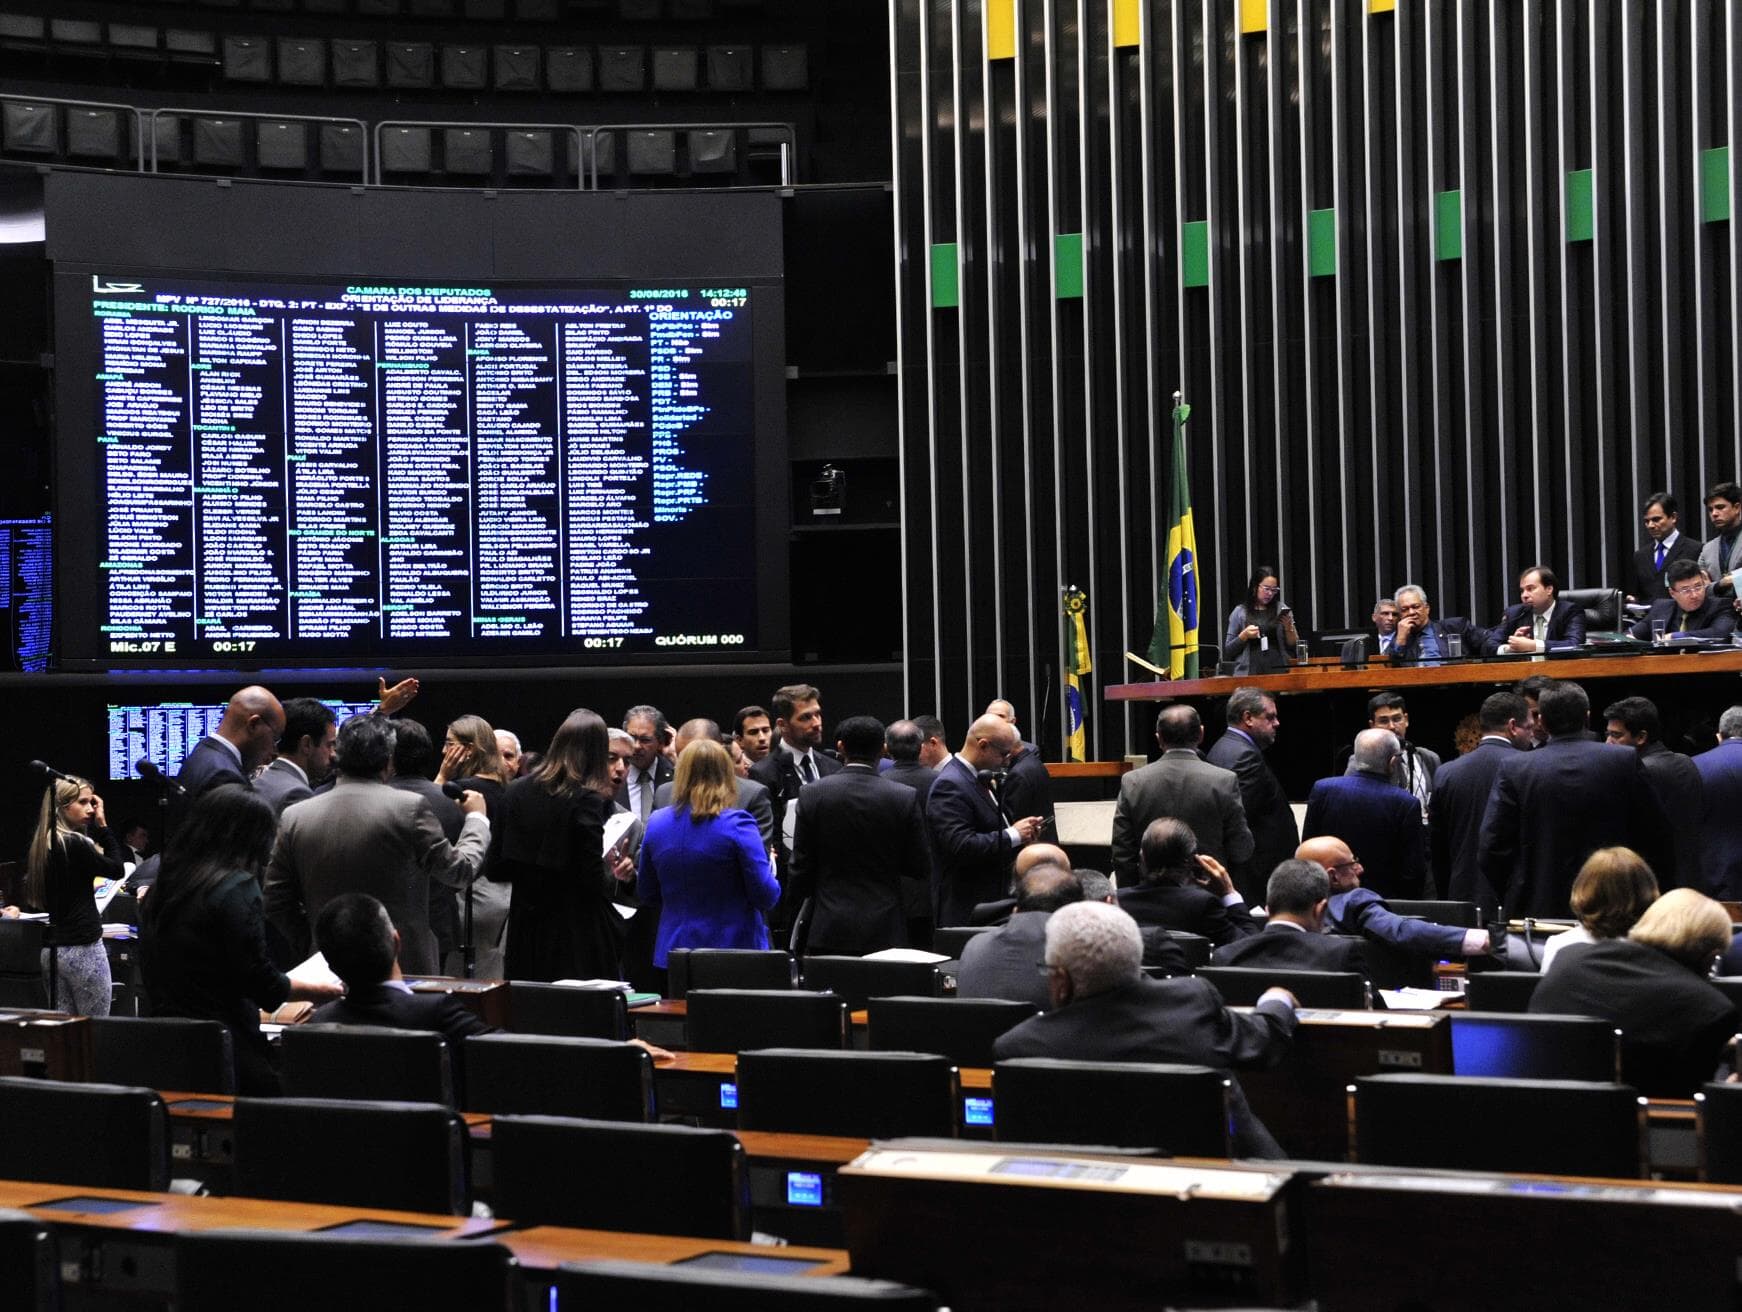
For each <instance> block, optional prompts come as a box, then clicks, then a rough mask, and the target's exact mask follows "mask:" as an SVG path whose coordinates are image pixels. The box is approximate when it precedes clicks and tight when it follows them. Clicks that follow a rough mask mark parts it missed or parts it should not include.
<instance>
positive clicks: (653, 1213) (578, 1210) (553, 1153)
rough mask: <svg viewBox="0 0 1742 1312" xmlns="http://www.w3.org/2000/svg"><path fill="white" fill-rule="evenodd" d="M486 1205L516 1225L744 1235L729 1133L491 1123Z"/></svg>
mask: <svg viewBox="0 0 1742 1312" xmlns="http://www.w3.org/2000/svg"><path fill="white" fill-rule="evenodd" d="M490 1152H491V1157H492V1169H493V1172H494V1179H495V1193H494V1195H493V1197H492V1200H491V1203H492V1207H493V1209H494V1210H495V1212H496V1214H497V1215H498V1216H503V1217H508V1218H509V1219H511V1220H513V1221H514V1222H516V1223H517V1224H519V1225H566V1226H580V1227H582V1228H584V1229H589V1230H630V1231H635V1232H637V1233H640V1234H658V1235H695V1236H699V1237H703V1238H708V1239H748V1238H749V1237H750V1172H749V1166H748V1163H747V1161H746V1158H745V1153H744V1148H743V1145H742V1144H740V1143H739V1142H738V1136H737V1135H735V1134H732V1133H731V1132H730V1131H728V1130H697V1129H693V1128H691V1127H690V1126H687V1125H631V1124H628V1123H625V1122H623V1121H591V1120H582V1119H579V1118H574V1117H565V1116H498V1117H496V1118H495V1119H494V1120H493V1121H492V1122H491V1127H490Z"/></svg>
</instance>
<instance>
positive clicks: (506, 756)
mask: <svg viewBox="0 0 1742 1312" xmlns="http://www.w3.org/2000/svg"><path fill="white" fill-rule="evenodd" d="M496 751H497V752H498V753H499V754H500V755H501V757H502V768H503V769H504V770H506V771H507V772H508V777H509V778H510V779H518V778H520V767H521V765H522V764H523V763H524V762H525V760H526V753H525V752H523V751H522V750H521V747H520V735H519V734H517V733H515V732H514V730H512V729H498V730H496Z"/></svg>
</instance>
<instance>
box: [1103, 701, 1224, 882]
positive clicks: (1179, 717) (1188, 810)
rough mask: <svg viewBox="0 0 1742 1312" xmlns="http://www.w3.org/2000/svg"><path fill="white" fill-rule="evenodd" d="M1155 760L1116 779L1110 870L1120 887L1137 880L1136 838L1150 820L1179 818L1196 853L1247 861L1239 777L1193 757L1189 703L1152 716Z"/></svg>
mask: <svg viewBox="0 0 1742 1312" xmlns="http://www.w3.org/2000/svg"><path fill="white" fill-rule="evenodd" d="M1155 741H1156V742H1157V743H1158V744H1159V745H1160V746H1161V759H1160V760H1159V761H1153V762H1151V763H1150V764H1148V765H1146V766H1144V767H1143V768H1142V769H1140V770H1133V771H1131V773H1129V774H1127V775H1126V776H1125V777H1124V778H1123V779H1122V780H1120V781H1119V802H1118V805H1117V807H1116V808H1115V809H1114V811H1113V873H1114V874H1115V875H1116V876H1118V879H1119V882H1120V884H1122V885H1127V886H1128V885H1131V884H1134V883H1136V882H1137V878H1138V867H1137V862H1138V853H1137V846H1138V839H1139V838H1140V836H1141V835H1142V834H1143V831H1144V830H1146V829H1147V828H1148V827H1149V824H1150V821H1152V820H1159V819H1161V818H1162V817H1163V816H1172V817H1174V818H1175V819H1177V820H1183V821H1184V822H1185V824H1186V826H1187V827H1188V828H1189V829H1190V830H1191V831H1192V833H1194V834H1196V835H1197V836H1198V851H1200V852H1202V853H1204V855H1206V856H1210V857H1214V858H1215V859H1216V860H1217V861H1219V862H1221V863H1222V864H1223V865H1226V866H1230V867H1232V868H1233V869H1235V870H1238V869H1240V868H1241V867H1242V866H1244V865H1245V863H1246V862H1247V861H1250V860H1251V859H1252V847H1253V843H1252V830H1251V829H1250V828H1248V827H1247V824H1246V808H1245V807H1244V806H1242V805H1241V804H1240V781H1239V779H1237V778H1236V777H1235V775H1234V772H1233V771H1232V770H1224V769H1223V768H1222V767H1221V766H1219V765H1211V764H1210V763H1209V762H1208V761H1206V760H1204V759H1203V757H1201V756H1199V755H1198V747H1199V745H1200V744H1202V742H1203V741H1204V722H1203V720H1202V719H1201V718H1200V717H1199V716H1198V711H1197V708H1196V707H1195V706H1187V705H1185V704H1184V703H1180V704H1178V705H1174V706H1164V707H1162V709H1161V714H1159V715H1157V716H1156V717H1155Z"/></svg>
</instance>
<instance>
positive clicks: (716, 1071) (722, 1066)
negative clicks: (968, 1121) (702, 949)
mask: <svg viewBox="0 0 1742 1312" xmlns="http://www.w3.org/2000/svg"><path fill="white" fill-rule="evenodd" d="M671 1056H672V1059H671V1060H670V1061H662V1062H660V1063H659V1064H658V1065H656V1066H655V1067H654V1068H653V1075H654V1078H655V1079H658V1078H659V1077H660V1076H661V1075H666V1074H671V1075H686V1076H687V1075H695V1076H713V1077H716V1078H718V1077H719V1076H722V1075H725V1076H731V1075H736V1074H737V1073H738V1055H737V1054H736V1053H733V1052H674V1053H672V1055H671ZM960 1070H961V1077H962V1087H963V1088H964V1089H990V1088H991V1087H992V1070H991V1068H990V1067H987V1066H963V1067H961V1068H960Z"/></svg>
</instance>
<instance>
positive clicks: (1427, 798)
mask: <svg viewBox="0 0 1742 1312" xmlns="http://www.w3.org/2000/svg"><path fill="white" fill-rule="evenodd" d="M1367 727H1368V728H1369V729H1389V730H1391V732H1392V733H1394V734H1396V735H1397V746H1398V748H1399V749H1400V750H1401V751H1402V753H1403V755H1402V756H1400V757H1399V758H1398V760H1397V764H1396V765H1395V766H1394V767H1393V768H1392V771H1391V782H1392V783H1394V784H1396V785H1397V786H1398V787H1399V788H1401V789H1403V790H1404V791H1405V792H1408V793H1414V794H1415V797H1416V800H1417V801H1419V802H1420V803H1421V820H1422V823H1423V824H1424V825H1425V824H1427V823H1428V821H1429V815H1430V812H1429V807H1430V805H1431V804H1432V801H1433V795H1434V777H1435V776H1436V775H1438V774H1439V772H1440V754H1439V753H1438V752H1436V751H1434V750H1433V749H1431V748H1428V747H1417V746H1416V745H1415V744H1414V743H1412V742H1410V740H1409V705H1408V703H1406V702H1405V701H1404V699H1403V694H1402V693H1400V692H1391V691H1389V690H1388V691H1386V692H1378V693H1374V694H1373V696H1371V697H1369V698H1368V699H1367ZM1360 768H1361V767H1360V766H1358V765H1357V764H1356V763H1355V752H1354V749H1353V747H1351V748H1350V751H1349V759H1348V763H1347V764H1346V765H1345V766H1344V769H1343V773H1344V774H1354V773H1355V771H1357V770H1358V769H1360Z"/></svg>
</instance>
